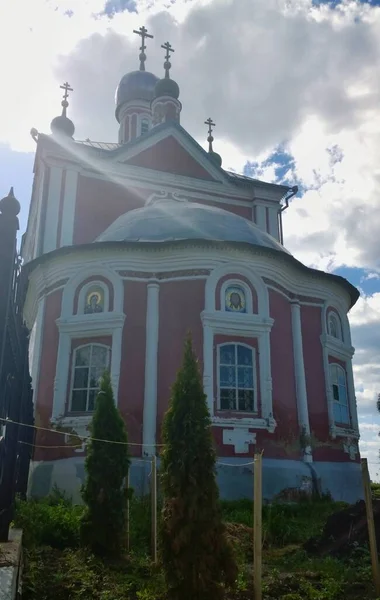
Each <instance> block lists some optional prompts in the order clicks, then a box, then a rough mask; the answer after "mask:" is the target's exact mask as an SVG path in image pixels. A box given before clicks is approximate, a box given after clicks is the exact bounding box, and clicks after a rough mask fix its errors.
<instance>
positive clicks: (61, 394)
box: [52, 333, 71, 419]
mask: <svg viewBox="0 0 380 600" xmlns="http://www.w3.org/2000/svg"><path fill="white" fill-rule="evenodd" d="M70 351H71V337H70V335H69V334H68V333H60V334H59V346H58V355H57V365H56V369H55V380H54V398H53V411H52V419H57V418H59V417H61V416H63V415H64V413H65V402H66V393H67V384H68V378H69V366H70V354H71V352H70Z"/></svg>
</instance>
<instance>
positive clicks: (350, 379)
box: [320, 321, 360, 439]
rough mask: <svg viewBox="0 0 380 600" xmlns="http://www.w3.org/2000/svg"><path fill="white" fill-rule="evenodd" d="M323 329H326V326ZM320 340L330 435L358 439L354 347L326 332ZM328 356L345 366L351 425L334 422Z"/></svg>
mask: <svg viewBox="0 0 380 600" xmlns="http://www.w3.org/2000/svg"><path fill="white" fill-rule="evenodd" d="M325 324H326V321H325ZM324 330H325V331H326V327H325V329H324ZM343 335H344V333H343ZM320 340H321V344H322V349H323V368H324V373H325V382H326V397H327V406H328V417H329V427H330V434H331V437H332V438H333V439H335V438H337V437H349V438H353V439H359V437H360V436H359V423H358V411H357V405H356V396H355V384H354V374H353V370H352V357H353V355H354V352H355V349H354V348H353V346H351V345H348V344H345V343H344V342H343V341H342V340H338V339H337V338H335V337H332V336H331V335H328V334H327V333H322V335H321V337H320ZM329 356H332V357H333V358H337V359H338V360H340V361H342V362H343V363H344V364H345V367H346V376H347V394H348V403H349V410H350V417H351V427H338V426H337V425H336V424H335V419H334V399H333V396H332V388H331V382H330V363H329Z"/></svg>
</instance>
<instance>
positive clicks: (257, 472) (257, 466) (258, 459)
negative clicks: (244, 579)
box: [253, 454, 263, 600]
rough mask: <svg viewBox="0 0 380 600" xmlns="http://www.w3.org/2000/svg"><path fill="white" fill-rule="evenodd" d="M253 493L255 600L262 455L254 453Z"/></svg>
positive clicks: (257, 592) (257, 597)
mask: <svg viewBox="0 0 380 600" xmlns="http://www.w3.org/2000/svg"><path fill="white" fill-rule="evenodd" d="M253 476H254V494H253V587H254V590H255V600H262V589H261V578H262V547H263V546H262V537H263V536H262V505H263V490H262V456H261V454H255V463H254V468H253Z"/></svg>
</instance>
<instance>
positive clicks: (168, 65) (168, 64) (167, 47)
mask: <svg viewBox="0 0 380 600" xmlns="http://www.w3.org/2000/svg"><path fill="white" fill-rule="evenodd" d="M161 48H163V49H164V50H166V54H165V62H164V69H165V77H169V71H170V68H171V66H172V65H171V62H170V53H171V52H174V51H175V50H174V48H173V47H172V46H171V44H170V43H169V42H165V44H162V46H161Z"/></svg>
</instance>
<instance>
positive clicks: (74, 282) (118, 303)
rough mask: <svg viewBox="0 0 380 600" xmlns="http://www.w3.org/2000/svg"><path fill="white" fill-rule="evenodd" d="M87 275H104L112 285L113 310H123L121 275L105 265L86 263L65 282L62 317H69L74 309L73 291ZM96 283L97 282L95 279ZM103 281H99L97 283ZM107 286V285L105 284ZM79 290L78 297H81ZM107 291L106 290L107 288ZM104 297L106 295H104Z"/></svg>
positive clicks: (117, 311) (74, 291)
mask: <svg viewBox="0 0 380 600" xmlns="http://www.w3.org/2000/svg"><path fill="white" fill-rule="evenodd" d="M89 277H94V278H95V277H104V278H105V279H107V280H108V281H109V282H110V284H111V285H112V286H113V310H114V312H116V313H122V312H123V301H124V286H123V280H122V279H121V277H120V276H119V275H118V274H117V273H115V271H114V270H113V269H109V268H107V267H105V266H101V265H99V264H98V263H97V264H91V265H87V266H86V267H85V268H82V269H80V270H79V272H77V273H75V275H73V276H72V277H71V278H70V279H69V281H68V282H67V283H66V285H65V287H64V290H63V296H62V311H61V315H62V317H66V318H67V317H69V316H71V315H72V314H73V310H74V297H75V293H76V291H77V289H78V287H79V286H80V284H81V283H82V282H83V281H86V279H88V278H89ZM96 283H97V284H98V282H97V281H96ZM88 284H89V285H94V284H95V280H94V281H93V282H88ZM100 284H102V285H104V283H102V282H99V285H100ZM106 287H108V286H106ZM81 292H82V290H80V293H79V298H80V297H81ZM107 293H108V290H107ZM79 298H78V311H79ZM104 298H105V299H106V296H105V297H104ZM98 316H99V315H98Z"/></svg>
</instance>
